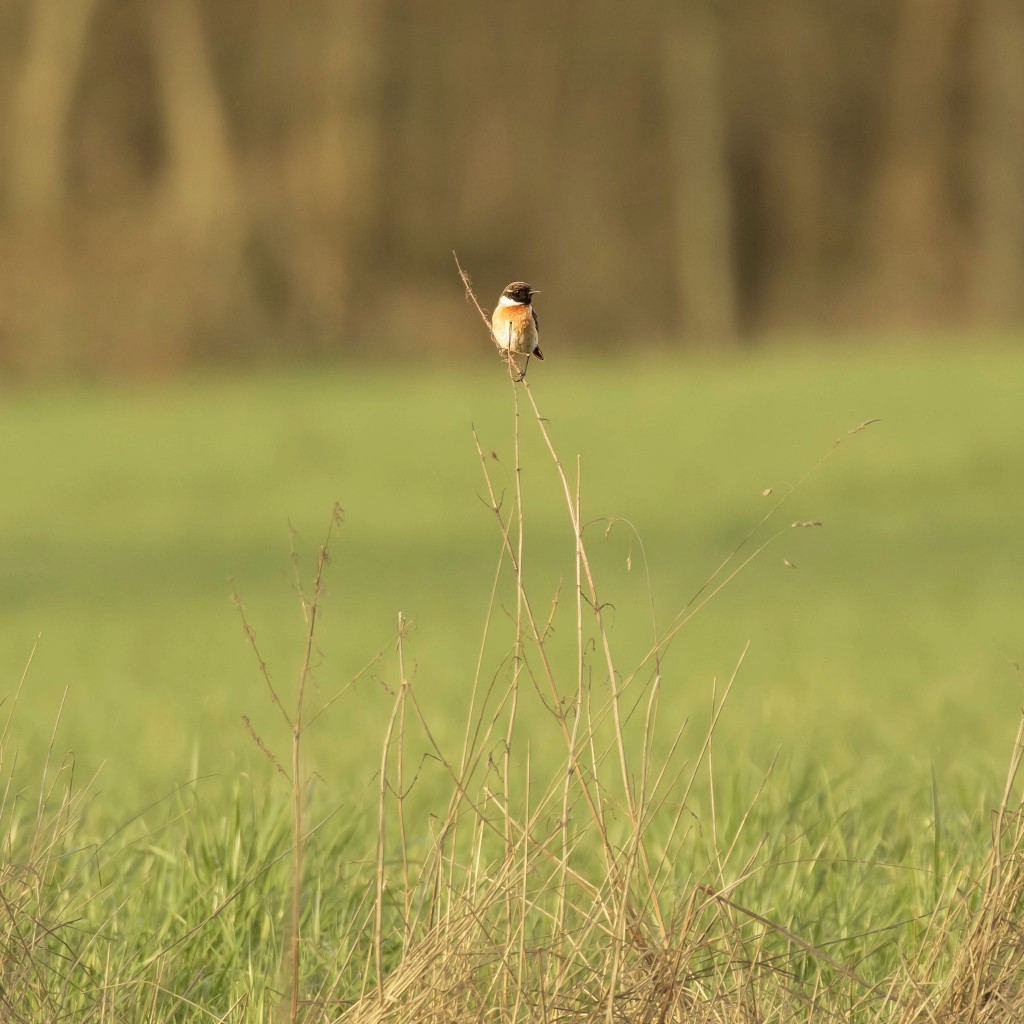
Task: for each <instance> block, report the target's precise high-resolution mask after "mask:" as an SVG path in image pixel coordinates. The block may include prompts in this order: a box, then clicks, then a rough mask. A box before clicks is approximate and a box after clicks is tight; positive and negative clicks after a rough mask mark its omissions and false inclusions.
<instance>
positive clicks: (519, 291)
mask: <svg viewBox="0 0 1024 1024" xmlns="http://www.w3.org/2000/svg"><path fill="white" fill-rule="evenodd" d="M539 294H540V293H539V292H538V291H537V290H536V289H534V288H531V287H530V286H529V285H528V284H527V283H526V282H525V281H513V282H512V283H511V284H510V285H509V286H508V287H507V288H506V289H505V290H504V291H503V292H502V293H501V295H500V296H499V298H498V305H497V306H496V307H495V310H494V313H493V314H491V334H492V336H493V337H494V343H495V345H497V346H498V350H499V351H500V352H501V353H502V355H504V357H505V358H506V359H507V360H508V361H509V366H510V367H511V368H512V369H513V371H514V373H513V377H514V379H515V380H522V379H523V378H524V377H525V376H526V367H527V366H528V365H529V363H530V356H536V357H537V358H538V359H543V358H544V353H543V352H541V350H540V345H539V344H538V338H539V335H540V320H538V318H537V311H536V310H535V309H534V308H533V305H532V302H531V300H532V299H533V296H534V295H539ZM523 356H525V357H526V358H525V359H523V358H522V357H523Z"/></svg>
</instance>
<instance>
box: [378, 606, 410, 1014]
mask: <svg viewBox="0 0 1024 1024" xmlns="http://www.w3.org/2000/svg"><path fill="white" fill-rule="evenodd" d="M404 641H405V620H404V618H403V617H402V614H401V613H399V615H398V639H397V641H396V644H397V650H398V666H399V669H398V671H399V684H398V692H397V693H396V694H395V702H394V705H393V706H392V708H391V717H390V718H389V719H388V728H387V732H386V733H385V734H384V749H383V750H382V752H381V757H380V786H379V790H378V794H379V803H378V807H377V878H376V907H375V910H374V917H373V952H374V963H375V966H376V968H377V997H378V999H379V1001H380V1003H381V1004H382V1005H383V1003H384V854H385V837H386V823H387V813H386V812H387V795H388V756H389V754H390V753H391V743H392V739H393V737H394V734H395V724H396V722H397V723H401V724H400V725H399V739H398V742H399V752H398V765H399V789H398V808H399V828H400V829H401V831H402V854H403V856H402V864H403V868H404V871H405V928H406V932H407V934H408V928H409V922H410V913H409V865H408V860H407V859H406V856H405V821H404V817H403V815H402V797H403V793H402V788H401V787H402V781H401V773H402V768H401V765H402V753H401V743H402V741H403V733H404V729H405V698H406V693H407V691H408V683H407V682H406V679H405V657H404V651H403V647H404Z"/></svg>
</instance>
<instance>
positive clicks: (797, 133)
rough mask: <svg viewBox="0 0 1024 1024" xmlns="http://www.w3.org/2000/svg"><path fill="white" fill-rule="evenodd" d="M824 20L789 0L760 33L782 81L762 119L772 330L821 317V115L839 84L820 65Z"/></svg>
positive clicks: (766, 309)
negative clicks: (766, 116)
mask: <svg viewBox="0 0 1024 1024" xmlns="http://www.w3.org/2000/svg"><path fill="white" fill-rule="evenodd" d="M820 21H821V17H820V15H819V14H818V13H817V12H816V11H814V10H813V9H812V8H811V7H809V6H808V5H807V4H805V3H800V2H796V0H788V2H784V3H780V4H778V5H777V6H776V10H775V15H774V17H773V18H772V20H771V24H770V25H768V26H766V27H765V28H764V29H763V30H762V33H761V46H762V47H764V48H766V49H767V50H768V53H769V55H770V59H771V75H772V78H773V79H774V82H775V88H774V89H772V90H767V91H768V93H769V95H767V96H765V97H764V98H763V100H762V112H761V113H762V119H763V114H764V113H765V112H766V111H765V108H768V111H770V115H771V116H770V118H769V121H768V124H767V126H766V127H767V131H764V133H763V136H762V140H761V144H762V145H763V146H764V151H763V152H764V167H765V178H766V182H765V184H766V189H765V191H766V197H765V209H764V217H765V220H766V221H767V228H768V230H767V237H768V239H769V240H770V241H769V244H770V245H771V253H772V255H771V258H770V259H767V260H764V259H763V257H762V259H763V262H762V268H761V270H762V273H763V274H764V276H765V278H766V283H765V288H764V299H763V301H762V303H761V304H760V309H759V311H758V312H759V314H760V316H759V319H762V320H763V321H764V322H765V324H766V326H769V327H773V326H778V325H786V326H790V327H791V326H794V325H798V326H806V325H808V324H812V323H815V322H817V321H818V318H819V316H820V314H821V308H820V300H821V294H822V285H823V283H824V281H823V274H824V272H825V270H826V269H827V268H825V267H824V266H823V259H822V256H823V251H824V248H825V238H824V231H825V224H826V191H827V190H826V182H827V180H828V173H827V140H826V139H825V138H823V135H824V131H823V129H824V121H825V118H824V117H823V116H822V110H823V107H824V106H825V104H826V103H827V102H828V99H829V97H828V93H827V90H828V89H830V88H831V87H832V85H831V81H830V80H829V69H828V68H827V67H825V66H823V61H822V60H821V54H822V52H823V50H824V45H823V44H824V42H825V41H824V39H823V35H824V33H823V31H822V27H821V24H820ZM770 104H771V105H772V107H773V108H774V109H772V107H769V105H770ZM764 264H767V265H764Z"/></svg>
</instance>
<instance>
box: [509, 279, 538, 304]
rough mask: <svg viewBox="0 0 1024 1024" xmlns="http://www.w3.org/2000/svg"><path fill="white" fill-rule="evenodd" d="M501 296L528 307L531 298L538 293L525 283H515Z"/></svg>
mask: <svg viewBox="0 0 1024 1024" xmlns="http://www.w3.org/2000/svg"><path fill="white" fill-rule="evenodd" d="M501 294H502V295H504V296H505V298H506V299H511V300H512V301H513V302H522V303H525V304H526V305H527V306H528V305H529V304H530V298H531V296H533V295H536V294H537V293H536V292H535V291H534V290H533V289H532V288H531V287H530V286H529V285H528V284H527V283H526V282H525V281H513V282H512V283H511V284H510V285H509V286H508V287H507V288H506V289H505V290H504V291H503V292H502V293H501Z"/></svg>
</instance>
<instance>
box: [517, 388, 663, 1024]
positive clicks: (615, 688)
mask: <svg viewBox="0 0 1024 1024" xmlns="http://www.w3.org/2000/svg"><path fill="white" fill-rule="evenodd" d="M523 388H524V390H525V391H526V396H527V398H529V399H530V405H531V406H533V412H534V416H535V417H536V419H537V425H538V426H539V427H540V432H541V435H542V436H543V438H544V443H545V445H547V449H548V451H549V452H550V454H551V458H552V461H553V462H554V464H555V469H556V470H557V471H558V478H559V480H561V482H562V489H563V491H564V492H565V500H566V504H567V506H568V508H569V518H570V520H571V521H572V527H573V533H574V535H575V540H576V553H577V557H578V558H579V561H580V565H581V566H582V567H583V572H584V574H585V576H586V578H587V587H588V589H589V591H590V594H589V597H588V603H589V604H590V606H591V608H592V609H593V612H594V618H595V620H596V624H597V630H598V634H599V635H600V638H601V647H602V649H603V651H604V657H605V666H606V668H607V670H608V686H609V689H610V690H611V701H610V702H611V709H612V719H613V721H614V724H615V743H616V749H617V751H618V755H619V771H620V773H621V775H622V789H623V794H624V796H625V798H626V808H627V810H628V812H629V819H630V823H631V825H632V826H633V834H634V837H635V841H636V853H637V854H638V855H639V857H640V860H641V863H642V866H643V869H644V873H645V875H646V880H647V882H648V884H649V885H650V883H651V882H652V881H653V876H652V873H651V869H650V865H649V863H648V860H647V850H646V847H645V845H644V842H643V833H642V826H641V822H642V815H641V814H640V813H639V812H638V810H637V804H636V798H635V795H634V793H633V783H632V780H631V779H630V775H629V768H628V765H627V763H626V744H625V736H624V732H623V727H622V719H621V715H620V698H621V693H622V691H621V688H620V687H619V685H618V680H617V676H616V672H615V663H614V660H613V658H612V651H611V644H610V643H609V640H608V630H607V628H606V627H605V623H604V616H603V614H602V611H601V601H600V598H599V597H598V595H597V585H596V584H595V582H594V574H593V573H592V572H591V568H590V560H589V559H588V558H587V550H586V548H585V547H584V544H583V530H582V528H581V526H580V518H579V515H578V514H577V510H576V508H575V506H574V504H573V498H572V491H571V489H570V487H569V480H568V478H567V477H566V475H565V470H564V469H563V468H562V462H561V459H559V457H558V452H557V451H556V450H555V446H554V444H553V443H552V441H551V435H550V433H549V432H548V428H547V421H546V420H545V419H544V417H543V416H542V415H541V413H540V409H539V408H538V407H537V402H536V399H534V397H533V392H532V390H531V389H530V385H529V384H528V383H527V382H526V381H523ZM649 892H650V893H651V898H652V900H653V910H654V913H655V917H656V918H657V921H658V927H659V929H660V931H661V934H662V937H664V936H665V934H666V931H665V921H664V918H663V916H662V913H661V908H660V906H659V905H658V901H657V899H656V898H655V896H654V889H653V887H650V888H649ZM609 1013H611V1008H610V1004H609Z"/></svg>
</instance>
